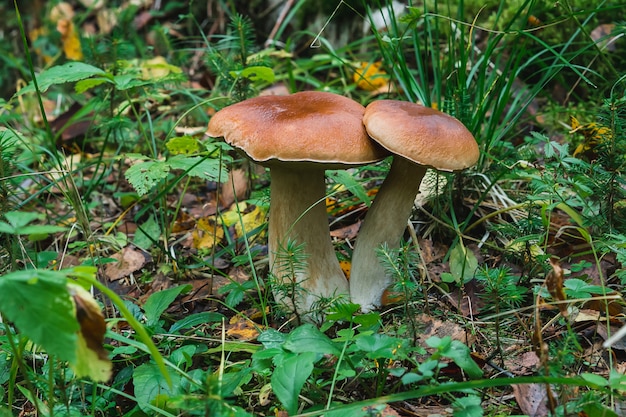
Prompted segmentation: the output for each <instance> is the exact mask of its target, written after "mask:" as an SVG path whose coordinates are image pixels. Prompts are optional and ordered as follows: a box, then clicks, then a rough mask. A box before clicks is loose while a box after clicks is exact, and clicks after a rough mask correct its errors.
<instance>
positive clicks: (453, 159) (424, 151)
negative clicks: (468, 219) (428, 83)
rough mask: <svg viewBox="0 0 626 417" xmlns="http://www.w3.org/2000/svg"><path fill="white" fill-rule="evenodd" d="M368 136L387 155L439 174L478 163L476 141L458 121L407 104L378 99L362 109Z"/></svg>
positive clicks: (419, 106)
mask: <svg viewBox="0 0 626 417" xmlns="http://www.w3.org/2000/svg"><path fill="white" fill-rule="evenodd" d="M363 123H364V124H365V126H366V128H367V133H369V135H370V136H371V137H372V139H374V140H375V141H377V142H378V143H379V144H380V145H381V146H383V147H384V148H386V149H388V150H389V151H390V152H392V153H394V154H396V155H400V156H403V157H404V158H406V159H408V160H411V161H413V162H415V163H417V164H420V165H424V166H429V167H433V168H435V169H438V170H440V171H459V170H462V169H465V168H469V167H471V166H472V165H474V164H475V163H476V161H477V160H478V156H479V152H478V145H477V144H476V140H475V139H474V137H473V136H472V134H471V133H470V131H469V130H467V128H466V127H465V126H464V125H463V123H461V122H460V121H458V120H457V119H455V118H454V117H452V116H449V115H447V114H445V113H442V112H440V111H437V110H434V109H431V108H430V107H424V106H421V105H419V104H415V103H409V102H406V101H395V100H379V101H375V102H373V103H371V104H370V105H368V106H367V108H366V110H365V115H364V117H363Z"/></svg>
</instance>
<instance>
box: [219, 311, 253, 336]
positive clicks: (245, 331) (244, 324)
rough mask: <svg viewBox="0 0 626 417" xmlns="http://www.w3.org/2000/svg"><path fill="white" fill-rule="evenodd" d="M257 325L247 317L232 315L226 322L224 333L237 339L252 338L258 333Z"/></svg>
mask: <svg viewBox="0 0 626 417" xmlns="http://www.w3.org/2000/svg"><path fill="white" fill-rule="evenodd" d="M259 333H260V331H259V328H258V325H257V324H256V323H254V322H253V321H252V320H250V319H248V318H247V317H242V316H241V315H236V316H233V317H232V318H231V319H230V321H229V322H228V326H227V328H226V335H227V336H229V337H232V338H235V339H239V340H254V339H256V337H257V336H258V335H259Z"/></svg>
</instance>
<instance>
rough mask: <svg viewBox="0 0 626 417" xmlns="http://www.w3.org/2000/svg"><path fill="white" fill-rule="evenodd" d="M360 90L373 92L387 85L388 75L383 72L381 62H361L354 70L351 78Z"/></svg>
mask: <svg viewBox="0 0 626 417" xmlns="http://www.w3.org/2000/svg"><path fill="white" fill-rule="evenodd" d="M352 78H353V79H354V82H355V83H356V86H357V87H358V88H360V89H361V90H366V91H375V90H378V89H380V88H385V87H386V86H388V84H389V75H388V74H387V73H386V72H385V70H383V68H382V63H381V62H362V63H361V64H360V65H359V68H357V69H355V70H354V75H353V77H352Z"/></svg>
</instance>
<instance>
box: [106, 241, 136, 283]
mask: <svg viewBox="0 0 626 417" xmlns="http://www.w3.org/2000/svg"><path fill="white" fill-rule="evenodd" d="M111 258H113V259H117V262H114V263H110V264H106V266H105V267H104V275H106V277H107V278H108V279H109V280H110V281H116V280H118V279H122V278H124V277H127V276H129V275H130V274H132V273H133V272H135V271H138V270H139V269H141V268H142V267H143V266H144V265H145V263H146V257H145V256H144V255H143V253H141V252H140V251H138V250H135V249H133V248H131V247H125V248H124V249H122V252H120V253H116V254H115V255H113V256H111Z"/></svg>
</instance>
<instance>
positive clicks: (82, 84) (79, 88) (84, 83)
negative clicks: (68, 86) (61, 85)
mask: <svg viewBox="0 0 626 417" xmlns="http://www.w3.org/2000/svg"><path fill="white" fill-rule="evenodd" d="M107 75H108V74H107ZM104 83H111V84H113V81H112V80H111V77H110V76H109V77H94V78H88V79H86V80H80V81H78V82H77V83H76V85H75V86H74V91H76V92H77V93H78V94H82V93H84V92H85V91H87V90H90V89H92V88H94V87H97V86H99V85H101V84H104Z"/></svg>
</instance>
